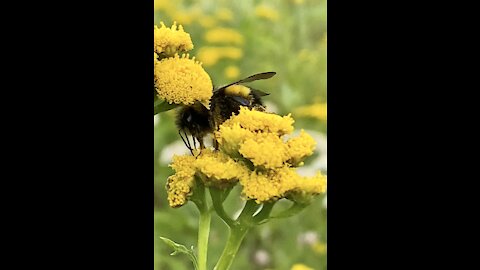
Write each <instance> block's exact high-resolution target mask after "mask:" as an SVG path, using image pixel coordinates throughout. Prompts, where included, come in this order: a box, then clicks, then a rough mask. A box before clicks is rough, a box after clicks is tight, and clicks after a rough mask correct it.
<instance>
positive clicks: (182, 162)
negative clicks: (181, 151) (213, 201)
mask: <svg viewBox="0 0 480 270" xmlns="http://www.w3.org/2000/svg"><path fill="white" fill-rule="evenodd" d="M194 161H195V157H193V156H174V157H173V162H172V164H171V165H170V167H172V169H173V170H174V171H175V174H174V175H172V176H170V177H168V180H167V190H168V203H169V204H170V206H171V207H179V206H182V205H184V204H185V203H186V202H187V197H188V196H190V195H191V193H192V188H193V186H194V184H195V178H194V175H195V170H194V169H193V168H192V167H190V164H192V162H194Z"/></svg>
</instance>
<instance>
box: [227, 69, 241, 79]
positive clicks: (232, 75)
mask: <svg viewBox="0 0 480 270" xmlns="http://www.w3.org/2000/svg"><path fill="white" fill-rule="evenodd" d="M224 75H225V77H226V78H227V79H229V80H234V79H237V78H238V77H239V76H240V69H239V68H238V67H236V66H228V67H227V68H226V69H225V71H224Z"/></svg>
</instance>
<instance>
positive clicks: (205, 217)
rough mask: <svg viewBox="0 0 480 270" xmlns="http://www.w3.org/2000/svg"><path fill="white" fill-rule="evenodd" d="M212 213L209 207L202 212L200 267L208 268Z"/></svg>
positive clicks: (199, 247)
mask: <svg viewBox="0 0 480 270" xmlns="http://www.w3.org/2000/svg"><path fill="white" fill-rule="evenodd" d="M211 217H212V215H211V214H210V211H208V209H207V210H206V211H203V212H200V222H199V228H198V265H199V267H198V269H199V270H207V251H208V235H209V234H210V220H211Z"/></svg>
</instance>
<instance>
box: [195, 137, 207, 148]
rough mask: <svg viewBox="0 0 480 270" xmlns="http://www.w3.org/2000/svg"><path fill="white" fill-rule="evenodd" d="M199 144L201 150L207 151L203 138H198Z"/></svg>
mask: <svg viewBox="0 0 480 270" xmlns="http://www.w3.org/2000/svg"><path fill="white" fill-rule="evenodd" d="M197 140H198V143H200V149H205V144H204V143H203V138H197Z"/></svg>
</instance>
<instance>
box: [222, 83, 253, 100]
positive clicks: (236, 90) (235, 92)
mask: <svg viewBox="0 0 480 270" xmlns="http://www.w3.org/2000/svg"><path fill="white" fill-rule="evenodd" d="M250 92H251V89H250V88H248V87H246V86H243V85H239V84H234V85H231V86H229V87H227V88H225V94H227V95H232V96H241V97H244V98H247V97H248V95H250Z"/></svg>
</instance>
